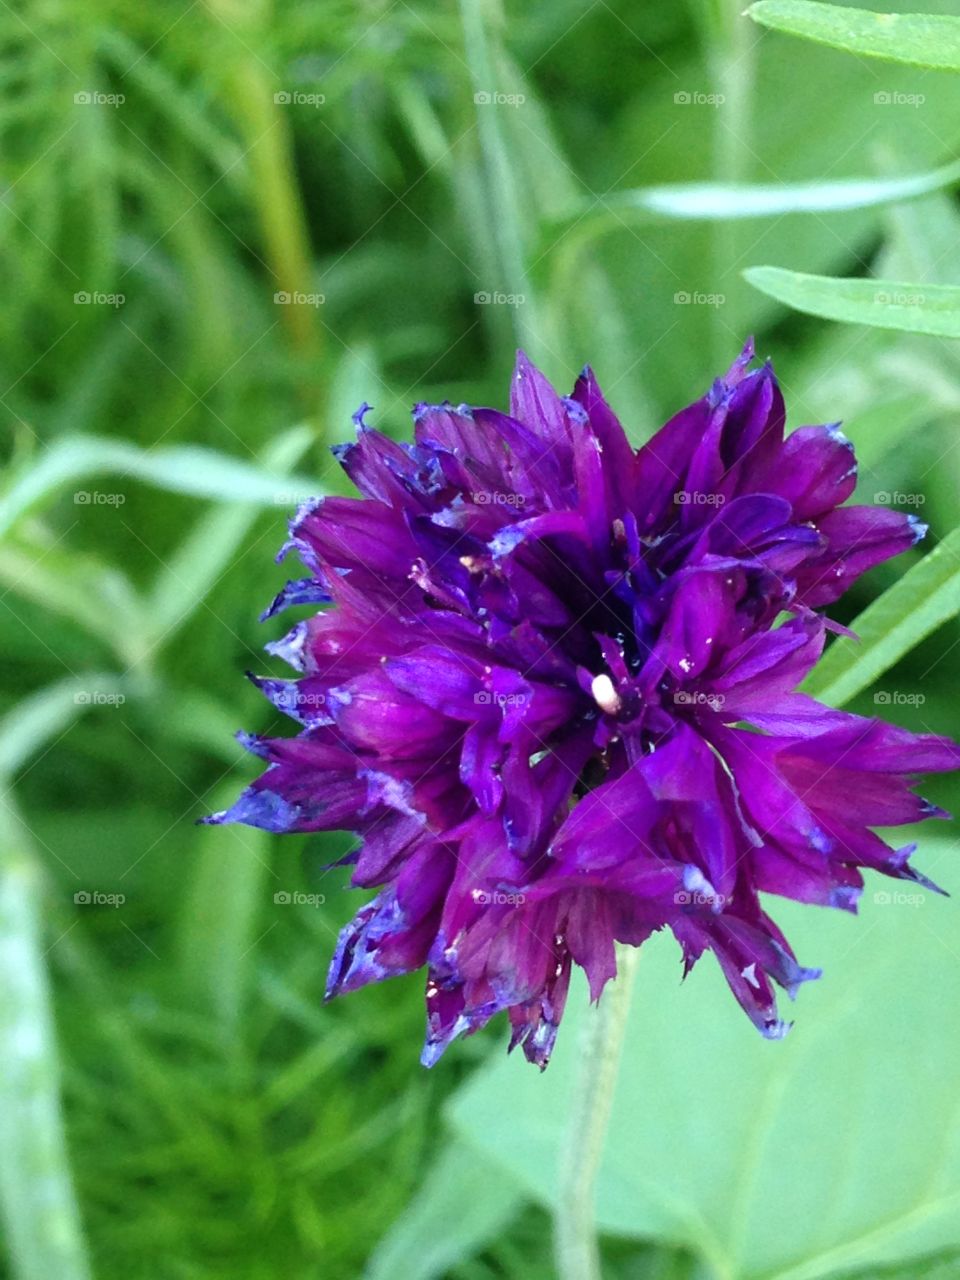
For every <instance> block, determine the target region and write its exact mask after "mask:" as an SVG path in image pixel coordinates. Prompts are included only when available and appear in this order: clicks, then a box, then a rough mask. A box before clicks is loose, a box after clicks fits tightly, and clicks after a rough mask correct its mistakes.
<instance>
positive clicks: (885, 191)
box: [548, 161, 960, 244]
mask: <svg viewBox="0 0 960 1280" xmlns="http://www.w3.org/2000/svg"><path fill="white" fill-rule="evenodd" d="M957 182H960V161H954V162H952V163H951V164H947V165H943V166H942V167H941V168H939V169H933V170H931V171H930V172H928V173H913V174H905V175H903V176H902V177H894V178H840V179H836V180H833V181H828V182H772V183H749V182H678V183H673V184H671V185H667V186H659V187H637V188H634V189H633V190H630V191H615V192H614V193H613V194H612V195H609V196H606V197H605V198H604V200H603V203H602V205H601V206H599V207H598V202H597V200H596V198H594V197H591V198H588V199H583V200H578V201H577V203H576V204H575V205H574V206H573V207H572V208H571V209H570V210H569V212H568V213H567V214H566V215H565V217H564V218H563V219H561V220H559V221H558V222H555V223H553V224H552V225H551V227H550V228H549V229H548V230H549V235H550V239H551V241H552V240H553V239H555V237H556V235H557V234H558V232H566V233H567V234H570V235H573V236H574V237H575V240H576V242H577V244H580V243H581V242H585V241H588V240H592V239H594V238H595V237H596V236H597V235H598V234H600V233H602V232H605V231H616V230H623V229H624V228H625V227H627V226H634V225H636V224H637V223H640V224H653V223H663V222H672V221H681V222H688V221H693V222H722V221H729V220H731V219H743V218H780V217H783V216H784V215H786V214H790V213H842V212H845V211H849V210H854V209H869V208H872V207H876V206H879V205H885V204H892V203H894V202H896V201H901V200H912V199H916V198H917V197H919V196H925V195H930V194H932V193H934V192H936V191H941V190H943V188H945V187H951V186H953V185H955V184H956V183H957Z"/></svg>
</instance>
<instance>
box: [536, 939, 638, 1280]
mask: <svg viewBox="0 0 960 1280" xmlns="http://www.w3.org/2000/svg"><path fill="white" fill-rule="evenodd" d="M638 955H639V949H638V948H637V947H622V948H619V949H618V955H617V977H616V979H615V981H614V982H612V983H611V984H610V986H609V987H608V988H607V990H606V991H605V992H604V995H603V998H602V999H601V1001H600V1004H599V1007H598V1008H597V1009H595V1010H590V1011H589V1014H588V1017H587V1021H586V1025H585V1027H584V1032H583V1043H582V1045H581V1049H580V1063H579V1068H578V1078H577V1081H576V1084H575V1086H574V1092H573V1103H572V1106H571V1110H570V1118H569V1127H568V1129H567V1135H566V1139H565V1141H564V1143H563V1146H562V1148H561V1152H560V1187H559V1194H558V1197H557V1207H556V1213H555V1218H554V1253H555V1259H556V1266H557V1275H558V1277H559V1280H601V1272H600V1249H599V1246H598V1244H597V1231H596V1215H595V1207H594V1192H595V1183H596V1178H597V1171H598V1170H599V1168H600V1160H601V1157H602V1155H603V1146H604V1140H605V1138H606V1133H607V1124H608V1123H609V1120H610V1110H611V1107H612V1105H613V1094H614V1089H615V1087H616V1083H617V1072H618V1068H619V1065H620V1051H621V1049H622V1048H623V1038H624V1032H625V1031H626V1025H627V1014H628V1012H629V1009H630V992H631V989H632V987H633V979H634V974H635V973H636V968H637V957H638Z"/></svg>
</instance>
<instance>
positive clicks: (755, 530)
mask: <svg viewBox="0 0 960 1280" xmlns="http://www.w3.org/2000/svg"><path fill="white" fill-rule="evenodd" d="M752 355H753V348H752V344H748V346H747V347H746V348H745V349H744V351H743V353H742V355H741V356H740V358H739V359H738V360H737V361H736V362H735V363H734V365H733V367H732V368H731V369H730V371H729V373H727V375H726V376H725V377H723V378H721V379H719V380H718V381H717V382H715V383H714V385H713V387H712V388H711V389H710V391H709V392H708V394H707V395H706V396H704V397H703V399H701V400H698V401H697V402H696V403H695V404H692V405H690V406H689V407H688V408H686V409H684V410H682V411H681V412H680V413H678V414H677V415H676V416H675V417H674V418H672V419H671V420H670V421H669V422H668V423H667V424H666V425H665V426H664V427H663V428H662V429H661V430H660V431H659V432H658V433H657V434H656V435H655V436H654V437H653V439H652V440H651V441H650V442H649V443H648V444H646V445H644V446H643V447H642V448H640V449H639V450H634V449H633V448H632V447H631V445H630V444H629V442H628V440H627V437H626V436H625V434H624V432H623V429H622V427H621V425H620V423H619V422H618V420H617V418H616V416H615V415H614V413H613V411H612V410H611V409H610V407H609V405H608V404H607V402H606V401H605V400H604V398H603V396H602V394H601V392H600V388H599V387H598V386H597V383H596V380H595V378H594V376H593V374H592V372H591V371H590V370H589V369H586V370H585V371H584V372H583V374H582V375H581V377H580V378H579V380H578V381H577V385H576V387H575V388H574V391H573V395H572V396H571V397H569V398H561V397H560V396H558V395H557V393H556V392H555V391H554V390H553V388H552V387H551V386H550V384H549V382H547V380H546V378H544V376H543V375H542V374H541V373H540V372H539V371H538V370H537V369H535V368H534V367H533V365H531V364H530V362H529V361H528V360H527V359H526V357H525V356H524V355H522V354H521V355H520V356H519V358H518V362H517V367H516V372H515V374H514V378H513V385H512V388H511V397H510V414H509V416H508V415H506V414H503V413H499V412H497V411H496V410H494V409H471V408H468V407H466V406H461V407H459V408H455V407H453V406H452V405H450V404H443V405H427V404H420V405H417V406H416V408H415V410H414V422H415V441H414V443H412V444H398V443H396V442H394V441H393V440H390V439H388V438H387V437H386V436H383V435H381V434H380V433H379V432H377V431H375V430H371V429H370V428H368V427H366V426H364V425H363V419H362V413H361V414H360V415H358V418H357V423H358V431H357V439H356V442H355V443H353V444H348V445H344V446H341V447H340V448H339V449H337V450H336V453H337V456H338V458H339V460H340V462H341V464H342V466H343V467H344V469H345V470H346V471H347V473H348V475H349V476H350V477H351V479H352V480H353V481H354V483H355V484H356V486H357V488H358V489H359V490H360V492H361V494H362V495H363V496H362V497H361V498H340V497H332V498H326V499H322V500H320V501H317V502H314V503H311V504H308V505H307V506H305V507H303V508H302V509H301V510H300V511H299V512H298V513H297V515H296V517H295V519H294V520H293V522H292V525H291V538H290V541H289V542H288V543H287V545H286V547H285V548H284V551H287V550H290V549H293V550H296V552H297V553H298V554H299V556H300V558H301V560H302V561H303V563H304V565H305V566H306V569H307V571H308V574H309V576H308V577H306V578H302V579H299V580H297V581H295V582H292V583H290V584H289V586H288V587H286V588H285V589H284V591H282V592H281V593H280V595H279V596H278V598H277V600H276V601H274V603H273V605H271V607H270V608H269V609H268V610H267V614H266V616H268V617H269V616H271V615H273V614H274V613H276V612H278V611H279V610H281V609H283V608H284V607H286V606H287V605H290V604H297V605H300V604H312V605H316V604H326V605H329V606H330V607H329V608H326V609H324V610H323V611H321V612H319V613H316V614H314V615H313V616H312V617H309V618H307V619H306V621H303V622H299V623H297V625H296V626H295V627H294V628H293V630H292V631H290V632H289V634H288V635H287V636H286V637H285V638H284V639H283V640H281V641H279V642H278V643H275V644H273V645H268V646H267V647H268V649H269V650H270V651H271V652H272V653H274V654H277V655H279V656H281V657H283V658H285V659H286V661H287V662H288V663H289V664H290V665H291V666H292V667H294V668H295V669H296V671H297V672H298V673H299V674H298V677H297V678H296V679H294V680H289V681H285V680H277V679H265V680H257V682H256V683H257V684H258V685H259V687H260V688H261V689H262V691H263V692H264V694H266V696H267V697H268V698H269V699H270V700H271V702H273V704H274V705H275V706H276V707H277V708H279V709H280V710H281V711H283V712H285V713H286V714H287V715H289V716H291V717H292V718H293V719H294V720H295V721H297V723H298V724H299V725H300V726H301V728H300V732H299V734H298V735H297V736H296V737H293V738H244V741H245V742H246V745H248V746H249V748H250V749H251V750H252V751H254V752H256V753H257V754H258V755H260V756H262V757H263V758H264V759H265V760H266V761H267V762H268V767H267V769H266V772H265V773H264V774H263V775H262V776H261V777H260V778H258V779H257V781H256V782H254V783H253V785H252V786H251V787H249V788H248V789H247V790H246V791H245V792H244V793H243V795H242V796H241V797H240V799H239V800H238V801H237V803H236V804H235V805H234V806H233V808H232V809H230V810H228V811H226V812H225V813H219V814H216V815H214V816H213V817H212V818H211V819H209V821H213V822H245V823H249V824H251V825H253V826H257V827H263V828H265V829H267V830H268V831H284V832H288V831H289V832H310V831H328V830H333V829H349V830H351V831H354V832H356V834H357V836H358V838H359V843H358V847H357V848H356V849H355V850H354V851H353V852H352V853H351V854H350V855H348V858H347V859H346V860H347V861H349V862H351V863H353V864H354V871H353V883H354V884H355V885H357V886H359V887H361V888H370V887H374V886H379V887H380V892H379V893H378V895H377V896H376V897H375V898H374V899H373V900H372V901H371V902H369V903H368V904H367V905H366V906H364V907H362V908H361V909H360V911H359V912H358V913H357V915H356V917H355V919H354V920H353V921H352V922H351V923H350V924H349V925H347V927H346V928H345V929H344V930H343V931H342V933H341V935H340V939H339V943H338V945H337V948H336V952H335V955H334V957H333V963H332V965H331V968H330V976H329V981H328V996H334V995H337V994H339V993H340V992H343V991H352V990H355V989H356V988H357V987H361V986H363V985H364V984H366V983H368V982H375V981H379V980H380V979H382V978H388V977H392V976H394V975H396V974H402V973H408V972H410V971H411V970H413V969H419V968H421V967H424V966H425V967H426V970H427V979H426V981H427V990H426V1001H427V1039H426V1046H425V1049H424V1053H423V1061H424V1063H426V1064H427V1065H431V1064H432V1063H433V1062H435V1061H436V1060H437V1059H438V1058H439V1056H440V1055H441V1053H442V1052H443V1051H444V1049H445V1048H446V1047H447V1045H448V1044H449V1043H450V1042H451V1040H452V1039H454V1038H455V1037H456V1036H459V1035H462V1034H469V1033H471V1032H474V1031H476V1030H477V1029H478V1028H479V1027H482V1026H483V1025H484V1024H485V1023H486V1022H487V1020H488V1019H489V1018H491V1017H492V1016H493V1015H494V1014H495V1013H498V1012H499V1011H501V1010H506V1011H507V1013H508V1015H509V1018H510V1022H511V1024H512V1030H513V1035H512V1040H511V1048H512V1047H513V1046H515V1045H517V1044H522V1045H523V1049H524V1053H525V1054H526V1056H527V1057H528V1058H529V1059H530V1061H532V1062H536V1063H538V1064H539V1065H540V1066H544V1065H546V1062H547V1060H548V1059H549V1056H550V1052H551V1049H552V1047H553V1043H554V1040H555V1037H556V1032H557V1027H558V1024H559V1022H560V1018H561V1015H562V1013H563V1006H564V1001H565V999H566V994H567V985H568V982H569V978H570V970H571V966H572V965H573V964H578V965H580V966H581V967H582V968H583V969H584V970H585V972H586V975H587V978H588V980H589V984H590V992H591V995H592V997H593V999H598V998H599V996H600V993H601V991H602V990H603V987H604V984H605V983H606V982H607V981H608V980H609V979H610V978H612V977H613V976H614V975H615V973H616V955H615V949H614V943H615V942H617V941H619V942H622V943H628V944H631V945H633V946H639V945H640V944H641V943H642V942H643V941H644V940H645V939H646V938H647V937H649V936H650V934H651V933H653V932H654V931H655V930H658V929H662V928H664V927H667V928H669V929H671V930H672V931H673V933H674V935H675V937H676V938H677V940H678V941H679V943H680V946H681V948H682V952H683V961H684V970H685V971H687V970H689V969H690V968H691V966H692V965H693V964H694V963H695V962H696V960H697V959H698V958H699V957H700V956H701V955H702V954H703V952H704V951H706V950H710V951H712V952H713V953H714V955H715V956H716V957H717V960H718V961H719V963H720V965H721V967H722V969H723V972H724V974H725V976H726V978H727V981H728V982H729V984H730V987H731V989H732V990H733V993H734V995H735V996H736V998H737V1000H738V1001H739V1002H740V1004H741V1005H742V1006H743V1008H744V1009H745V1010H746V1012H747V1014H748V1015H749V1017H750V1018H751V1019H752V1021H753V1022H754V1023H755V1025H756V1026H757V1027H758V1028H759V1029H760V1030H761V1031H762V1032H763V1034H764V1035H766V1036H769V1037H774V1038H776V1037H779V1036H781V1035H783V1034H784V1032H785V1031H786V1030H787V1025H788V1024H785V1023H784V1022H782V1021H781V1020H780V1018H779V1017H778V1014H777V1008H776V1001H775V997H774V986H773V984H774V983H776V984H778V985H779V986H781V987H783V988H785V989H786V990H787V992H789V994H790V995H791V996H793V995H794V993H795V992H796V990H797V988H798V987H799V985H800V984H801V983H803V982H805V981H807V980H808V979H810V978H815V977H817V976H819V971H818V970H816V969H806V968H802V967H801V966H800V965H799V964H798V963H797V961H796V959H795V958H794V955H793V952H792V951H791V949H790V946H789V944H788V942H787V941H786V939H785V938H784V937H783V935H782V934H781V932H780V931H779V929H778V928H777V926H776V925H775V924H774V922H773V921H772V920H771V919H770V917H769V916H768V915H767V914H766V912H765V911H764V909H763V907H762V905H761V901H760V894H761V892H763V893H771V894H779V895H781V896H784V897H788V898H794V899H796V900H798V901H800V902H809V903H817V904H821V905H825V906H832V907H841V908H843V909H845V910H848V911H856V906H857V899H858V897H859V895H860V892H861V889H862V887H863V883H864V880H863V875H862V871H863V869H864V868H868V869H871V870H874V871H879V872H882V873H883V874H884V875H887V876H893V877H895V878H898V879H908V880H914V881H918V882H920V883H923V884H925V885H928V886H929V887H931V888H933V887H934V886H932V885H930V884H929V881H927V880H925V879H924V878H923V877H922V876H921V875H920V874H919V872H917V871H915V870H914V869H913V868H912V867H911V866H910V865H909V857H910V854H911V853H912V851H913V846H912V845H911V846H907V847H905V848H900V849H893V848H891V847H890V846H888V845H887V844H886V843H885V842H884V841H883V840H882V839H881V838H880V837H879V836H878V835H876V834H874V832H873V831H872V830H871V828H872V827H874V826H882V827H890V826H896V825H898V824H902V823H912V822H916V821H918V820H919V819H922V818H927V817H945V816H947V815H945V814H944V813H943V811H942V810H939V809H937V808H935V807H934V806H932V805H931V804H929V803H927V802H926V801H924V800H922V799H920V798H919V797H917V796H916V795H915V794H914V793H913V791H912V789H911V784H912V782H913V781H914V777H915V775H917V774H918V773H921V772H924V771H929V770H945V769H952V768H955V767H957V765H958V764H960V748H958V747H957V746H955V745H954V744H953V743H951V742H950V741H948V740H947V739H944V738H940V737H935V736H933V735H927V734H922V735H916V734H912V733H908V732H906V731H905V730H903V729H899V728H896V727H894V726H892V725H887V724H884V723H882V722H881V721H879V720H875V719H865V718H863V717H860V716H855V715H849V714H846V713H844V712H840V711H834V710H831V709H830V708H828V707H825V706H822V705H821V704H819V703H818V702H816V701H814V700H813V699H812V698H810V697H808V696H807V695H805V694H802V693H796V692H794V690H795V688H796V686H797V685H798V684H799V682H800V681H801V680H802V679H803V677H804V676H805V675H806V674H807V672H808V671H809V670H810V669H811V667H812V666H813V665H814V663H815V662H816V661H817V658H818V656H819V654H820V652H821V649H822V646H823V642H824V637H825V632H826V630H827V629H828V627H829V626H830V624H829V623H828V622H827V621H826V620H825V619H824V617H823V616H822V614H821V613H820V612H818V610H820V609H821V608H822V607H823V606H825V605H830V604H832V603H833V601H835V600H836V599H838V597H839V596H840V595H841V594H842V592H843V591H844V590H845V589H846V588H847V586H848V585H849V584H850V583H851V582H853V581H854V580H855V579H856V578H857V577H859V575H860V574H862V573H863V572H865V571H866V570H867V569H870V568H872V567H873V566H874V565H877V564H879V563H880V562H881V561H883V560H886V559H888V558H889V557H890V556H893V555H896V554H897V553H898V552H900V551H903V550H906V549H907V548H908V547H911V546H913V544H914V543H915V542H916V541H917V540H918V539H919V538H920V537H922V536H923V533H924V532H925V530H924V528H923V526H922V525H919V524H918V523H917V522H916V520H915V519H914V518H913V517H912V516H908V515H904V514H902V513H901V512H899V511H895V510H890V509H885V508H878V507H871V506H842V505H841V504H842V503H844V502H845V501H846V499H847V498H849V497H850V495H851V493H852V491H853V488H854V485H855V476H856V462H855V459H854V454H853V449H852V447H851V445H850V442H849V441H848V440H847V439H846V438H845V437H844V436H843V435H842V434H841V433H840V431H839V430H838V429H837V428H836V427H835V426H815V427H801V428H800V429H799V430H796V431H794V432H793V433H792V434H791V435H789V436H787V437H786V438H785V437H784V407H783V399H782V397H781V394H780V390H779V387H778V385H777V381H776V379H775V377H774V375H773V371H772V369H771V368H770V366H769V365H765V366H764V367H762V368H758V369H755V370H753V371H749V364H750V361H751V359H752ZM365 411H366V406H365V408H364V411H362V412H365ZM281 554H282V553H281ZM834 629H837V628H836V627H834Z"/></svg>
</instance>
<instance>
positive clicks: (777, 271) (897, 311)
mask: <svg viewBox="0 0 960 1280" xmlns="http://www.w3.org/2000/svg"><path fill="white" fill-rule="evenodd" d="M743 274H744V277H745V279H746V280H747V281H748V282H749V283H750V284H752V285H753V286H754V287H755V288H757V289H759V290H760V291H761V292H762V293H765V294H767V295H768V297H771V298H776V300H777V301H778V302H782V303H784V304H785V305H786V306H789V307H794V308H795V309H796V310H797V311H803V312H805V313H806V314H807V315H811V316H820V317H821V318H822V319H824V320H840V321H842V322H843V323H844V324H868V325H874V326H876V328H878V329H899V330H901V331H902V332H904V333H926V334H930V335H931V336H932V337H935V338H960V288H957V287H956V286H955V285H948V284H944V285H935V284H917V283H913V284H906V283H902V282H900V281H897V280H837V279H833V278H831V277H830V276H811V275H804V274H803V273H802V272H800V271H785V270H783V268H781V267H750V268H749V269H748V270H747V271H745V272H744V273H743Z"/></svg>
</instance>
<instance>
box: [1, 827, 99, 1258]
mask: <svg viewBox="0 0 960 1280" xmlns="http://www.w3.org/2000/svg"><path fill="white" fill-rule="evenodd" d="M6 815H7V811H6V810H4V812H3V817H2V821H0V1058H2V1061H3V1070H2V1071H0V1213H2V1218H3V1223H4V1228H5V1237H6V1240H7V1251H8V1258H9V1262H10V1276H11V1280H51V1277H53V1276H56V1277H57V1280H88V1277H89V1276H90V1269H89V1266H88V1263H87V1257H86V1251H85V1248H84V1244H83V1237H82V1231H81V1226H80V1215H79V1211H78V1209H77V1203H76V1199H75V1196H74V1191H73V1183H72V1179H71V1174H70V1167H69V1161H68V1157H67V1147H66V1140H65V1137H64V1130H63V1118H62V1115H61V1110H60V1069H59V1065H58V1060H57V1048H56V1040H55V1033H54V1025H53V1014H52V1010H51V998H50V986H49V979H48V976H47V970H46V965H45V963H44V950H45V947H44V943H43V939H42V935H41V929H40V915H39V885H38V876H37V872H36V867H35V866H34V864H33V862H32V861H31V859H30V858H29V856H28V855H27V853H26V852H25V849H24V845H23V841H22V840H21V836H20V834H19V828H18V823H17V821H16V820H15V819H13V818H9V819H8V818H7V816H6Z"/></svg>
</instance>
